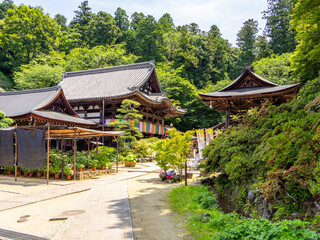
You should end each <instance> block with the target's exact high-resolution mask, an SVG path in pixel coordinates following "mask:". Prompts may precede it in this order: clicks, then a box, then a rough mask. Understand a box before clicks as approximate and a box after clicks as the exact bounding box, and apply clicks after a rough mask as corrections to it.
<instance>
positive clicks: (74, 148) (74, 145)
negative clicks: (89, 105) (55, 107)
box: [73, 129, 77, 180]
mask: <svg viewBox="0 0 320 240" xmlns="http://www.w3.org/2000/svg"><path fill="white" fill-rule="evenodd" d="M76 158H77V130H76V129H75V130H74V140H73V180H76V170H77V167H76Z"/></svg>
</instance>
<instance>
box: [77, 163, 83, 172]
mask: <svg viewBox="0 0 320 240" xmlns="http://www.w3.org/2000/svg"><path fill="white" fill-rule="evenodd" d="M77 169H78V171H79V172H82V171H83V169H84V164H82V163H77Z"/></svg>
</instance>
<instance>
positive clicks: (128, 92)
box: [59, 61, 186, 116]
mask: <svg viewBox="0 0 320 240" xmlns="http://www.w3.org/2000/svg"><path fill="white" fill-rule="evenodd" d="M59 85H60V86H61V87H62V88H63V90H64V93H65V95H66V98H67V99H68V101H70V102H71V103H75V102H81V101H95V100H108V99H121V98H127V97H130V96H138V97H139V99H141V100H142V101H146V102H149V103H150V104H152V105H157V106H160V105H163V107H164V108H167V109H170V114H169V115H170V116H179V115H183V114H185V113H186V110H183V109H178V108H176V107H175V106H173V104H172V102H171V101H170V99H169V98H168V97H166V94H165V93H163V92H162V91H161V88H160V85H159V82H158V79H157V75H156V72H155V65H154V62H153V61H150V62H143V63H135V64H129V65H123V66H116V67H108V68H100V69H91V70H85V71H75V72H66V73H64V76H63V79H62V81H61V82H60V84H59ZM146 86H147V87H146ZM146 88H147V89H148V91H147V90H146Z"/></svg>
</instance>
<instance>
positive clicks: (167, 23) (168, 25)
mask: <svg viewBox="0 0 320 240" xmlns="http://www.w3.org/2000/svg"><path fill="white" fill-rule="evenodd" d="M159 24H160V26H161V27H162V28H163V30H164V31H170V30H173V29H174V23H173V19H172V17H171V16H170V14H169V13H165V14H163V15H162V17H161V18H160V19H159Z"/></svg>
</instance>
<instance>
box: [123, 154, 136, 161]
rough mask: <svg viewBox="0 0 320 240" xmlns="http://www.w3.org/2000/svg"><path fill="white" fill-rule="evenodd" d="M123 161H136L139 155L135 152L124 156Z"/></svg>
mask: <svg viewBox="0 0 320 240" xmlns="http://www.w3.org/2000/svg"><path fill="white" fill-rule="evenodd" d="M123 161H125V162H136V161H137V156H136V155H135V154H129V155H127V156H125V157H124V158H123Z"/></svg>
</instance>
